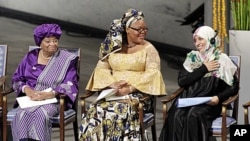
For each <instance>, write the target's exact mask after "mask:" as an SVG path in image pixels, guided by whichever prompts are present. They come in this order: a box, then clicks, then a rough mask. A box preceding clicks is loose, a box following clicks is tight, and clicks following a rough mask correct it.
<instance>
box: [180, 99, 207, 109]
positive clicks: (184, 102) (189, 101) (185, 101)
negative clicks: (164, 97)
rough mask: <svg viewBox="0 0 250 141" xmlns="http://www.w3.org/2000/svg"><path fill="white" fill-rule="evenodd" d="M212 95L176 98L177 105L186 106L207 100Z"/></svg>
mask: <svg viewBox="0 0 250 141" xmlns="http://www.w3.org/2000/svg"><path fill="white" fill-rule="evenodd" d="M211 99H212V97H193V98H178V101H177V107H178V108H181V107H188V106H194V105H199V104H204V103H207V102H209V101H210V100H211Z"/></svg>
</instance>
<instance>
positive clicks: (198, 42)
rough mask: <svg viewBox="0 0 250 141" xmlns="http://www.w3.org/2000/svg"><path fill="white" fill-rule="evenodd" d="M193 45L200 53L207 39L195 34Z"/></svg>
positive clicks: (203, 50)
mask: <svg viewBox="0 0 250 141" xmlns="http://www.w3.org/2000/svg"><path fill="white" fill-rule="evenodd" d="M194 45H195V47H196V49H197V50H198V51H199V52H201V53H202V52H205V49H206V46H207V40H205V39H204V38H202V37H200V36H198V35H196V36H194Z"/></svg>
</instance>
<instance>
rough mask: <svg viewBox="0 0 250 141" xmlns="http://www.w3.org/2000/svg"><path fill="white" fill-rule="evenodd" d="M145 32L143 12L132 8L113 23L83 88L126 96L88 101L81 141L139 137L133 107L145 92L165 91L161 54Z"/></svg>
mask: <svg viewBox="0 0 250 141" xmlns="http://www.w3.org/2000/svg"><path fill="white" fill-rule="evenodd" d="M147 31H148V29H147V26H146V23H145V21H144V16H143V13H142V12H140V11H137V10H134V9H129V10H128V11H127V12H126V13H125V14H124V15H123V17H122V18H121V19H116V20H114V21H113V22H112V24H111V28H110V30H109V33H108V34H107V37H106V38H105V40H104V41H103V42H102V43H101V47H100V60H99V61H98V63H97V66H96V68H95V70H94V72H93V74H92V76H91V78H90V80H89V82H88V85H87V87H86V89H87V90H90V91H102V90H104V89H107V88H113V89H115V90H116V93H115V95H116V96H125V95H127V96H128V98H127V99H125V100H116V101H106V100H105V99H102V100H100V101H98V102H97V103H95V104H93V103H92V104H90V105H89V107H88V110H87V113H86V114H83V115H82V122H81V123H82V125H81V127H80V134H79V139H80V140H81V141H83V140H84V141H96V140H98V139H99V140H101V141H120V140H122V141H132V140H136V139H137V140H140V138H141V135H140V123H139V119H138V117H139V115H138V113H137V111H136V107H135V105H137V104H138V98H139V97H140V96H142V95H144V94H145V95H165V94H166V92H165V91H166V90H165V84H164V81H163V78H162V74H161V72H160V57H159V55H158V52H157V50H156V49H155V48H154V46H153V45H152V44H151V43H150V42H148V41H146V40H145V36H146V33H147ZM136 103H137V104H136ZM145 103H146V104H147V102H146V101H145ZM148 103H150V102H148ZM149 105H150V104H149ZM148 108H149V107H148Z"/></svg>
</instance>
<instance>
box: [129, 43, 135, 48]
mask: <svg viewBox="0 0 250 141" xmlns="http://www.w3.org/2000/svg"><path fill="white" fill-rule="evenodd" d="M134 46H136V44H132V45H127V47H128V48H132V47H134Z"/></svg>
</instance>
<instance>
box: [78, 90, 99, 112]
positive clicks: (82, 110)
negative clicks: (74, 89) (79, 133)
mask: <svg viewBox="0 0 250 141" xmlns="http://www.w3.org/2000/svg"><path fill="white" fill-rule="evenodd" d="M96 92H97V91H87V92H86V93H85V94H83V96H80V99H81V115H82V114H83V113H85V112H86V108H85V107H86V106H85V105H86V101H85V99H86V98H88V97H90V96H92V95H94V94H95V93H96Z"/></svg>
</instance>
